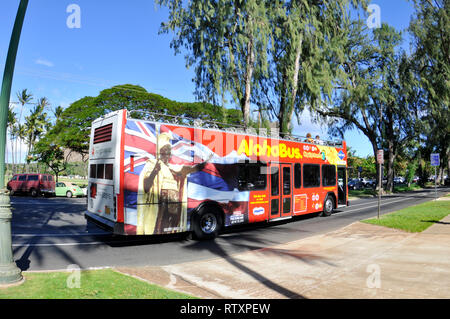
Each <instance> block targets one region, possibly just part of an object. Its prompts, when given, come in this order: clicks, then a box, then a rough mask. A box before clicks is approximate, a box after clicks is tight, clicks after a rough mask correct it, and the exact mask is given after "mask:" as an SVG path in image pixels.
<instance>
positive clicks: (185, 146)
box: [124, 119, 249, 227]
mask: <svg viewBox="0 0 450 319" xmlns="http://www.w3.org/2000/svg"><path fill="white" fill-rule="evenodd" d="M157 129H158V128H157V127H156V126H155V124H154V123H150V122H145V121H142V120H131V119H128V120H127V124H126V127H125V154H124V170H125V172H124V173H125V179H124V188H125V190H124V192H125V205H124V206H125V209H126V212H125V223H126V224H128V225H130V226H131V225H134V226H135V225H136V223H137V216H136V215H137V212H136V211H137V210H136V204H137V193H138V183H139V174H140V173H141V171H142V169H143V167H144V165H145V162H146V161H147V160H148V159H155V158H156V149H157V134H156V132H157ZM191 130H192V129H191ZM192 131H193V130H192ZM159 132H160V133H164V132H170V135H171V137H172V139H171V141H170V142H171V145H172V152H171V158H170V161H169V162H170V164H172V165H189V166H193V165H196V164H198V163H202V162H204V161H207V163H206V165H205V167H204V168H203V169H202V170H201V171H198V172H194V173H192V174H190V175H189V176H188V178H187V189H186V191H187V194H188V203H187V204H188V205H187V207H188V221H189V219H190V218H189V213H190V211H192V209H194V208H196V207H197V206H198V205H199V204H200V203H202V202H204V201H207V200H212V201H216V202H218V203H219V204H220V205H221V206H222V207H223V209H224V211H225V213H226V220H225V224H226V225H228V224H230V223H231V221H230V215H231V214H232V212H233V211H234V212H239V213H240V214H242V215H243V216H244V215H245V219H247V218H248V216H247V211H248V209H247V208H248V201H249V192H242V191H239V190H238V185H237V174H238V165H237V163H238V160H239V159H243V158H238V157H237V156H235V155H236V154H235V152H233V153H232V154H229V156H225V157H219V156H218V155H217V154H215V153H214V152H213V151H211V150H210V149H209V148H208V147H207V146H205V145H203V144H201V143H199V142H195V141H192V140H189V139H186V138H184V137H182V136H180V135H178V134H176V133H175V132H174V130H171V128H170V127H169V126H167V125H162V124H161V125H160V126H159ZM242 221H244V220H242ZM188 223H189V222H188ZM188 227H189V226H188Z"/></svg>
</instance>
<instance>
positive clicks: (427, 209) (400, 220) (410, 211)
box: [362, 200, 450, 233]
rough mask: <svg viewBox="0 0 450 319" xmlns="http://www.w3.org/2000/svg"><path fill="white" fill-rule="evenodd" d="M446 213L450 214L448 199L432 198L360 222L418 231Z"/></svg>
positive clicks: (438, 219)
mask: <svg viewBox="0 0 450 319" xmlns="http://www.w3.org/2000/svg"><path fill="white" fill-rule="evenodd" d="M448 214H450V201H448V200H441V201H434V200H432V201H429V202H426V203H422V204H419V205H416V206H411V207H407V208H404V209H401V210H399V211H396V212H393V213H390V214H386V215H383V216H380V219H377V218H372V219H366V220H363V221H362V222H364V223H368V224H374V225H380V226H385V227H390V228H396V229H401V230H404V231H407V232H412V233H418V232H422V231H424V230H425V229H427V228H428V227H430V226H431V225H433V224H434V223H436V222H438V221H440V220H441V219H442V218H444V217H445V216H447V215H448Z"/></svg>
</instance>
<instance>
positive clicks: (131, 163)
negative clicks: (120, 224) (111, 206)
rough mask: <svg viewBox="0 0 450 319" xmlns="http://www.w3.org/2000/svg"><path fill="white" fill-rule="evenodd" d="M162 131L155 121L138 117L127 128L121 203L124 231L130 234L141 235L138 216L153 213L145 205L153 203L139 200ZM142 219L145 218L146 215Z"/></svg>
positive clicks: (122, 155) (129, 122) (129, 121)
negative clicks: (147, 167) (144, 172)
mask: <svg viewBox="0 0 450 319" xmlns="http://www.w3.org/2000/svg"><path fill="white" fill-rule="evenodd" d="M158 130H159V126H158V125H156V124H155V123H152V122H148V121H143V120H135V119H127V121H126V124H125V126H124V129H123V131H124V134H123V139H122V145H123V146H122V148H121V154H120V156H121V163H122V164H121V166H120V174H121V176H122V185H121V189H122V191H121V202H122V203H123V211H124V216H123V218H124V232H125V234H127V235H136V234H141V233H138V215H139V214H140V215H141V216H142V215H143V214H150V211H148V212H147V211H146V210H145V209H144V208H143V206H144V205H145V206H147V207H148V206H150V205H149V204H144V203H138V201H142V197H143V195H144V194H143V190H142V189H141V187H140V184H139V183H140V175H141V173H142V172H143V171H144V168H145V166H146V165H147V163H148V162H149V161H152V162H154V161H155V159H156V153H157V152H156V147H157V136H158V133H157V132H158ZM142 177H143V176H142ZM151 205H155V204H151ZM138 211H139V212H138ZM139 220H140V221H142V218H141V219H139Z"/></svg>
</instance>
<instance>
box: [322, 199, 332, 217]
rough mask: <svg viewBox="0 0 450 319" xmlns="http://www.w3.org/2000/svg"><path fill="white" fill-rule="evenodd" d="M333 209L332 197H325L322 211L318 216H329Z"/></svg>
mask: <svg viewBox="0 0 450 319" xmlns="http://www.w3.org/2000/svg"><path fill="white" fill-rule="evenodd" d="M333 209H334V200H333V197H331V196H329V195H328V196H327V198H325V201H324V202H323V211H322V213H321V214H320V216H324V217H325V216H330V215H331V213H332V212H333Z"/></svg>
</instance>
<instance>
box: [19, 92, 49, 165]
mask: <svg viewBox="0 0 450 319" xmlns="http://www.w3.org/2000/svg"><path fill="white" fill-rule="evenodd" d="M48 105H49V102H48V100H47V98H45V97H43V98H40V99H39V102H38V103H37V104H36V105H35V107H34V109H32V110H31V114H30V115H29V116H27V117H26V118H25V139H26V143H27V144H28V151H27V163H29V162H30V161H31V160H32V157H31V155H30V154H31V151H32V150H33V148H34V145H35V144H36V141H37V139H38V138H39V136H40V135H42V133H44V132H45V130H46V129H47V125H48V121H47V113H45V112H44V111H45V108H46V107H47V106H48Z"/></svg>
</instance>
